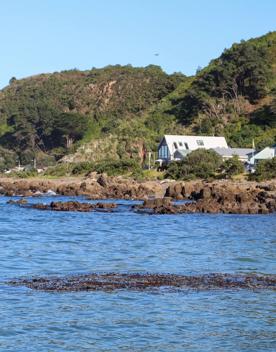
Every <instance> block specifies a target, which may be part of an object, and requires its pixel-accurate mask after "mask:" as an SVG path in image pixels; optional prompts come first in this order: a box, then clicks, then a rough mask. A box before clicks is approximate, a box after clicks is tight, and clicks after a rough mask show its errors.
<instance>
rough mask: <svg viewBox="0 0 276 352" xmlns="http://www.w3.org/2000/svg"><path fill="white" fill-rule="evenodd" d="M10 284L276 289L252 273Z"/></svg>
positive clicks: (271, 280)
mask: <svg viewBox="0 0 276 352" xmlns="http://www.w3.org/2000/svg"><path fill="white" fill-rule="evenodd" d="M10 284H12V285H17V286H26V287H29V288H31V289H34V290H39V291H53V292H67V291H68V292H70V291H98V290H103V291H114V290H118V289H126V290H150V289H160V288H166V287H167V288H172V289H195V290H212V289H273V290H275V289H276V275H274V274H273V275H255V274H248V275H247V274H204V275H195V276H188V275H174V274H150V273H147V274H139V273H137V274H126V273H124V274H120V273H104V274H97V273H92V274H86V275H75V276H69V277H48V278H47V277H40V278H39V277H36V278H30V279H18V280H14V281H11V282H10Z"/></svg>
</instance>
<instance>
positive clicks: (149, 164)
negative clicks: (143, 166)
mask: <svg viewBox="0 0 276 352" xmlns="http://www.w3.org/2000/svg"><path fill="white" fill-rule="evenodd" d="M150 163H151V152H149V170H150Z"/></svg>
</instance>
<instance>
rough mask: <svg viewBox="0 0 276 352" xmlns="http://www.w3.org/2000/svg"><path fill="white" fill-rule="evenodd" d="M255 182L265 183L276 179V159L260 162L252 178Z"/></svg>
mask: <svg viewBox="0 0 276 352" xmlns="http://www.w3.org/2000/svg"><path fill="white" fill-rule="evenodd" d="M250 178H251V179H253V180H257V181H264V180H271V179H272V178H276V157H274V158H272V159H268V160H261V161H259V162H258V164H257V167H256V172H255V173H254V174H252V175H251V177H250Z"/></svg>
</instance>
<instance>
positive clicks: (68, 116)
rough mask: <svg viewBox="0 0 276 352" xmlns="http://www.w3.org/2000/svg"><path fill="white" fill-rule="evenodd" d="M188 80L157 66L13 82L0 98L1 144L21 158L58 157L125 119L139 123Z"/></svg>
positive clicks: (110, 68) (71, 72)
mask: <svg viewBox="0 0 276 352" xmlns="http://www.w3.org/2000/svg"><path fill="white" fill-rule="evenodd" d="M183 79H184V77H183V75H181V74H173V75H171V76H169V75H167V74H166V73H164V72H163V71H162V69H161V68H160V67H158V66H154V65H149V66H148V67H145V68H134V67H132V66H130V65H127V66H120V65H116V66H107V67H105V68H102V69H95V68H94V69H92V70H90V71H84V72H82V71H79V70H77V69H74V70H68V71H63V72H60V73H54V74H47V75H45V74H44V75H38V76H34V77H30V78H28V79H23V80H14V79H13V80H11V84H10V86H8V87H7V88H5V89H4V90H3V91H2V92H1V95H0V110H1V115H0V145H2V146H4V147H6V148H10V149H13V150H15V151H16V152H17V153H18V154H19V153H22V152H24V151H26V150H30V151H31V152H32V153H33V154H35V153H36V152H37V151H38V150H42V151H44V152H48V153H52V151H54V150H56V148H61V147H65V146H66V147H68V146H70V145H71V144H72V143H73V142H76V141H78V140H80V139H83V141H84V142H87V141H89V140H91V138H96V137H97V138H98V137H100V136H102V135H103V134H104V133H110V132H112V133H113V132H114V129H115V128H117V127H118V126H119V125H120V124H121V123H122V122H123V121H131V120H133V121H135V120H136V119H139V118H140V116H141V114H142V113H143V112H144V111H146V110H147V109H148V108H149V107H151V106H152V105H153V104H155V103H157V102H158V101H159V100H160V99H162V98H163V97H165V96H166V95H167V94H168V93H170V92H172V91H173V90H174V89H175V88H176V86H177V85H178V84H179V82H181V81H182V80H183ZM129 125H130V127H129V131H130V130H131V123H129ZM59 150H60V151H61V149H59ZM64 153H65V149H63V154H62V155H64ZM54 155H55V156H57V157H60V156H62V155H60V154H56V153H54Z"/></svg>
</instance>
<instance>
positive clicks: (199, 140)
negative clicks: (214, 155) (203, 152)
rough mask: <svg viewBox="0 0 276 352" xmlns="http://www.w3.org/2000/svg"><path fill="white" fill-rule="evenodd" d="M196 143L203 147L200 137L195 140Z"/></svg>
mask: <svg viewBox="0 0 276 352" xmlns="http://www.w3.org/2000/svg"><path fill="white" fill-rule="evenodd" d="M196 144H197V145H198V146H199V147H203V146H204V142H203V140H202V139H198V140H197V141H196Z"/></svg>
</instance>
